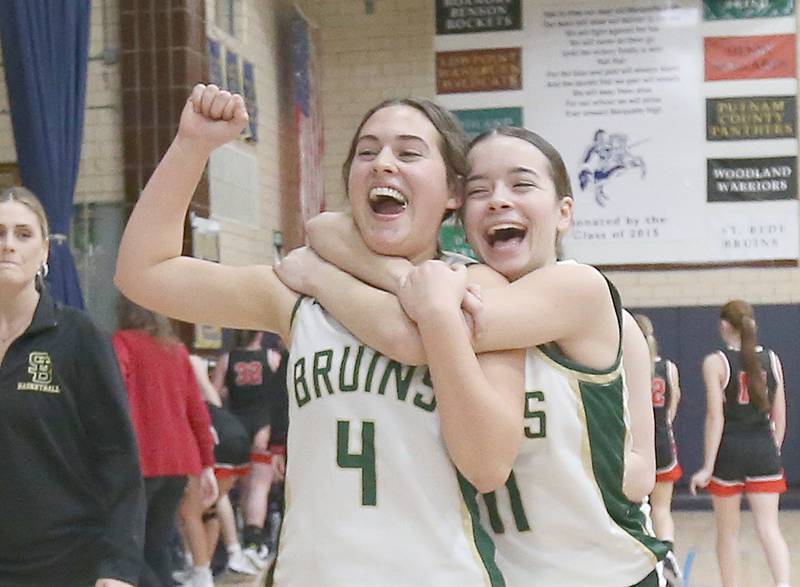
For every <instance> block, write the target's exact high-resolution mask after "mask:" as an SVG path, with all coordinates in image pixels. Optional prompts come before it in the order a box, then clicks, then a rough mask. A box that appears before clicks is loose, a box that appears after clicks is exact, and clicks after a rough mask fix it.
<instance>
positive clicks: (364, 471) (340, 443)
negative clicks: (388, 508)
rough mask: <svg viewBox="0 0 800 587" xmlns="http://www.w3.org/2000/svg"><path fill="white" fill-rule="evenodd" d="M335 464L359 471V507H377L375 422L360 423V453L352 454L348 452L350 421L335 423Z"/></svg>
mask: <svg viewBox="0 0 800 587" xmlns="http://www.w3.org/2000/svg"><path fill="white" fill-rule="evenodd" d="M336 464H337V465H339V466H340V467H341V468H343V469H361V505H365V506H374V505H377V503H378V496H377V488H376V485H377V479H376V474H375V422H362V423H361V452H360V453H353V452H351V451H350V421H349V420H337V421H336Z"/></svg>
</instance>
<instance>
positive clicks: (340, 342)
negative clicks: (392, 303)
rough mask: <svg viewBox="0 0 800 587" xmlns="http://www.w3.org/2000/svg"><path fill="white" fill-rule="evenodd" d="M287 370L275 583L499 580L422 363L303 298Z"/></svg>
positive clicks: (485, 585) (334, 586)
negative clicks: (399, 358) (394, 353)
mask: <svg viewBox="0 0 800 587" xmlns="http://www.w3.org/2000/svg"><path fill="white" fill-rule="evenodd" d="M287 380H288V390H289V406H290V407H289V422H290V424H289V435H288V441H287V451H288V454H287V471H286V515H285V519H284V522H283V528H282V531H281V539H280V547H279V550H278V561H277V567H276V571H275V585H276V587H309V586H312V585H314V586H320V587H321V586H323V585H324V586H325V587H345V586H346V587H375V586H377V585H381V586H386V587H426V586H430V587H500V586H505V582H504V581H503V579H502V577H501V575H500V572H499V571H498V569H497V567H496V566H495V563H494V558H493V557H494V547H493V544H492V542H491V539H490V537H489V536H488V534H487V533H486V532H484V531H483V530H482V528H481V526H480V525H479V521H478V515H477V502H476V499H475V491H474V489H472V487H471V486H469V484H467V483H466V482H465V481H463V479H462V478H460V476H459V475H458V474H457V472H456V469H455V467H454V465H453V464H452V462H451V461H450V459H449V457H448V454H447V451H446V449H445V446H444V441H443V439H442V433H441V426H440V423H439V415H438V414H437V412H436V401H435V398H434V394H433V389H432V387H431V381H430V375H429V372H428V369H427V368H426V367H410V366H406V365H401V364H399V363H397V362H395V361H391V360H389V359H388V358H386V357H384V356H382V355H380V354H379V353H378V352H377V351H375V350H373V349H371V348H369V347H366V346H364V345H363V344H361V343H360V342H359V341H358V340H357V339H356V338H355V337H354V336H353V335H352V334H351V333H350V332H349V331H347V330H346V329H345V328H344V327H343V326H341V325H340V324H339V323H338V322H337V321H336V320H335V319H334V318H333V317H332V316H331V315H330V314H328V313H327V312H326V311H325V310H324V309H323V308H322V307H321V306H320V305H319V304H318V303H317V302H316V301H315V300H313V299H310V298H301V299H300V301H299V302H298V306H297V307H296V309H295V313H294V317H293V324H292V343H291V349H290V356H289V369H288V373H287Z"/></svg>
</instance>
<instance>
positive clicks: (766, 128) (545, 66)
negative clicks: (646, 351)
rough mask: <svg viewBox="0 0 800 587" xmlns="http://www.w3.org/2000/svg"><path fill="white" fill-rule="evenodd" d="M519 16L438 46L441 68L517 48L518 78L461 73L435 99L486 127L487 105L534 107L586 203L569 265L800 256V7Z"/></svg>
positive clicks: (620, 7) (707, 6) (549, 8)
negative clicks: (511, 23)
mask: <svg viewBox="0 0 800 587" xmlns="http://www.w3.org/2000/svg"><path fill="white" fill-rule="evenodd" d="M443 2H444V3H445V4H446V3H447V0H437V6H439V5H440V4H441V3H443ZM766 4H769V6H766ZM448 5H452V4H448ZM745 5H746V6H745ZM520 11H521V23H522V25H521V28H520V29H519V30H515V29H509V30H486V31H479V32H471V31H468V30H466V31H464V32H459V31H452V30H451V31H448V32H447V33H446V34H440V35H439V36H437V37H436V41H435V50H436V54H437V62H438V60H441V59H451V57H452V56H454V55H455V56H460V55H473V54H478V53H482V54H485V55H503V56H506V60H505V63H514V64H516V61H512V60H511V59H510V55H512V53H511V51H512V49H514V48H517V49H518V50H519V52H520V60H519V68H520V71H519V76H518V78H515V81H518V84H516V85H508V86H507V87H506V88H502V87H499V84H498V85H497V86H495V87H490V85H489V84H487V83H483V84H477V83H475V81H476V80H477V79H478V78H477V77H476V76H473V75H472V73H471V72H470V71H469V70H468V69H460V70H458V73H459V74H460V75H461V76H462V77H464V78H465V79H458V80H457V81H452V79H455V78H452V79H451V81H449V83H448V85H447V86H446V87H442V86H440V87H439V95H438V97H437V98H438V99H439V100H440V101H441V102H442V103H443V104H445V105H446V106H448V107H449V108H451V109H452V110H455V111H456V112H458V113H459V115H462V116H463V114H462V113H466V114H467V116H468V117H469V118H468V119H467V122H468V124H469V125H472V126H475V127H476V128H480V129H484V128H486V127H487V125H488V124H490V122H487V120H489V121H490V119H491V118H492V117H491V116H490V115H487V116H485V117H481V116H480V114H479V113H480V112H481V111H486V112H487V113H492V112H514V111H517V112H520V113H521V119H522V120H521V122H522V125H523V126H525V127H527V128H529V129H531V130H533V131H535V132H537V133H539V134H540V135H542V136H543V137H544V138H546V139H547V140H549V141H550V142H551V143H553V145H554V146H555V147H556V148H557V149H558V150H559V152H560V153H561V155H562V156H563V158H564V161H565V163H566V165H567V168H568V171H569V173H570V179H571V182H572V192H573V195H574V199H575V207H574V223H573V227H572V230H571V234H570V235H569V236H568V237H567V238H566V239H565V241H564V245H565V252H566V254H567V256H569V257H572V258H575V259H577V260H579V261H582V262H586V263H592V264H596V265H605V266H641V265H653V266H658V265H661V266H682V265H683V266H694V265H698V264H708V265H715V264H717V265H718V264H737V263H751V262H771V261H796V260H797V259H798V254H799V252H800V251H799V249H800V245H799V244H798V243H800V235H799V234H798V215H799V211H798V194H797V190H798V187H797V98H796V96H797V59H796V53H797V42H796V28H797V27H796V21H795V14H794V2H785V1H772V0H770V2H761V1H760V0H759V2H727V1H725V0H719V1H716V0H715V1H714V2H711V1H710V0H709V1H706V2H703V1H701V0H672V1H670V2H663V1H661V0H560V1H557V0H544V1H541V0H521V6H520ZM439 13H441V11H440V12H439ZM439 13H437V14H439ZM490 52H494V53H490ZM473 63H477V61H475V60H474V59H473ZM464 64H466V61H464ZM483 74H484V75H485V74H487V72H486V71H485V70H484V71H483ZM495 118H497V119H504V120H508V119H509V117H508V116H505V117H500V116H496V117H495Z"/></svg>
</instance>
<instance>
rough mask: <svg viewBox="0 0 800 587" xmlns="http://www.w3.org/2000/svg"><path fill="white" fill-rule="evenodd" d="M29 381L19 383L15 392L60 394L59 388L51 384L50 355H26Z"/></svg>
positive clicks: (42, 353)
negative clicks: (29, 375)
mask: <svg viewBox="0 0 800 587" xmlns="http://www.w3.org/2000/svg"><path fill="white" fill-rule="evenodd" d="M28 373H30V374H31V380H30V381H19V382H18V383H17V391H39V392H42V393H61V388H60V387H59V386H58V385H57V384H53V362H52V361H51V360H50V355H49V354H48V353H45V352H41V351H34V352H32V353H30V354H29V355H28Z"/></svg>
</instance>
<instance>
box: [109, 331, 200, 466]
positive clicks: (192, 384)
mask: <svg viewBox="0 0 800 587" xmlns="http://www.w3.org/2000/svg"><path fill="white" fill-rule="evenodd" d="M114 348H115V349H116V351H117V357H118V358H119V363H120V367H121V369H122V376H123V378H124V379H125V385H126V387H127V389H128V401H129V403H130V408H131V418H132V420H133V427H134V429H135V431H136V438H137V440H138V445H139V456H140V458H141V464H142V473H143V475H144V476H145V477H161V476H173V475H199V474H200V471H201V469H203V468H205V467H213V466H214V440H213V438H212V436H211V418H210V417H209V415H208V409H207V408H206V405H205V403H204V402H203V398H202V396H201V395H200V389H199V388H198V387H197V380H196V379H195V376H194V372H193V371H192V366H191V364H190V363H189V354H188V352H187V351H186V348H185V347H184V346H183V345H182V344H181V343H179V342H169V341H162V340H160V339H158V338H156V337H154V336H151V335H150V334H148V333H147V332H145V331H144V330H120V331H117V333H116V334H114Z"/></svg>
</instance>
